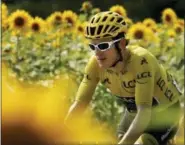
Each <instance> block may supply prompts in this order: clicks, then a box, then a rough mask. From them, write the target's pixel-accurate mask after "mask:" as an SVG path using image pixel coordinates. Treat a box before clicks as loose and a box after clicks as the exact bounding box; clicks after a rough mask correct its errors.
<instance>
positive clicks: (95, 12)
mask: <svg viewBox="0 0 185 145" xmlns="http://www.w3.org/2000/svg"><path fill="white" fill-rule="evenodd" d="M99 12H101V10H100V9H99V8H94V9H92V11H91V14H92V15H96V14H97V13H99Z"/></svg>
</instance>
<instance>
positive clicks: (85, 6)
mask: <svg viewBox="0 0 185 145" xmlns="http://www.w3.org/2000/svg"><path fill="white" fill-rule="evenodd" d="M92 7H93V6H92V3H91V2H90V1H85V2H83V3H82V7H81V8H80V11H83V12H88V11H90V10H91V9H92Z"/></svg>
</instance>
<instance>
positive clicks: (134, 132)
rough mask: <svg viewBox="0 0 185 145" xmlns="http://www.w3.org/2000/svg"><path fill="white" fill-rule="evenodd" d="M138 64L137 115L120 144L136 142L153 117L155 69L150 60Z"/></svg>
mask: <svg viewBox="0 0 185 145" xmlns="http://www.w3.org/2000/svg"><path fill="white" fill-rule="evenodd" d="M147 62H148V64H143V65H144V66H143V65H142V66H139V64H138V66H137V67H136V68H137V73H136V88H135V100H136V105H137V115H136V117H135V118H134V120H133V122H132V124H131V125H130V127H129V129H128V131H127V132H126V134H125V135H124V136H123V138H122V140H121V141H120V142H119V144H123V143H124V144H134V143H135V142H136V140H137V139H138V138H139V137H140V135H142V133H143V132H144V131H145V129H146V128H147V126H148V124H149V122H150V119H151V107H152V97H153V91H154V69H153V67H152V64H150V61H149V60H147Z"/></svg>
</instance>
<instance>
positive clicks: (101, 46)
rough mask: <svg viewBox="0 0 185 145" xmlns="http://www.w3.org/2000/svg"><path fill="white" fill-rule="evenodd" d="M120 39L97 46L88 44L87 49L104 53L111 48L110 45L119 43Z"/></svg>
mask: <svg viewBox="0 0 185 145" xmlns="http://www.w3.org/2000/svg"><path fill="white" fill-rule="evenodd" d="M121 39H122V38H120V39H118V40H113V41H110V42H102V43H99V44H91V43H90V44H89V47H90V48H91V49H92V50H93V51H94V50H95V49H98V50H100V51H106V50H108V49H110V48H111V46H112V44H114V43H116V42H118V41H120V40H121Z"/></svg>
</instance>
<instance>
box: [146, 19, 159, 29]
mask: <svg viewBox="0 0 185 145" xmlns="http://www.w3.org/2000/svg"><path fill="white" fill-rule="evenodd" d="M143 24H144V25H145V26H146V27H151V28H155V27H156V22H155V21H154V20H153V19H151V18H146V19H145V20H144V21H143Z"/></svg>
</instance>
